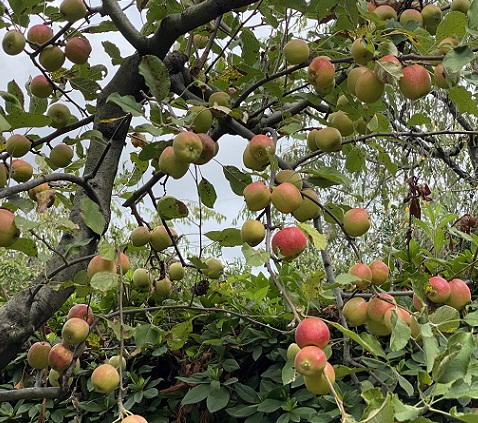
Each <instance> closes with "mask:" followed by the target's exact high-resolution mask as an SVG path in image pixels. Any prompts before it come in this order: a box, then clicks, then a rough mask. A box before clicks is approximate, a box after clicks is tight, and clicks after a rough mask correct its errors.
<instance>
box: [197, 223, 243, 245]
mask: <svg viewBox="0 0 478 423" xmlns="http://www.w3.org/2000/svg"><path fill="white" fill-rule="evenodd" d="M205 235H206V236H207V237H208V238H209V239H210V240H211V241H216V242H218V243H219V245H220V246H221V247H236V246H238V245H242V239H241V231H240V230H239V229H235V228H227V229H223V230H222V231H210V232H207V233H205Z"/></svg>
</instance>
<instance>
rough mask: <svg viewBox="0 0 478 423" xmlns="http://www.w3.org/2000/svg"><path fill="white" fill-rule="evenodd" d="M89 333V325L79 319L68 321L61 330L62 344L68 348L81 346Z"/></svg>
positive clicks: (74, 318) (73, 318)
mask: <svg viewBox="0 0 478 423" xmlns="http://www.w3.org/2000/svg"><path fill="white" fill-rule="evenodd" d="M89 333H90V325H89V324H88V323H87V322H86V320H84V319H81V318H79V317H72V318H71V319H68V320H67V321H66V322H65V323H64V324H63V327H62V329H61V337H62V339H63V344H65V345H68V346H73V345H78V344H81V343H82V342H83V341H84V340H85V339H86V338H87V336H88V334H89Z"/></svg>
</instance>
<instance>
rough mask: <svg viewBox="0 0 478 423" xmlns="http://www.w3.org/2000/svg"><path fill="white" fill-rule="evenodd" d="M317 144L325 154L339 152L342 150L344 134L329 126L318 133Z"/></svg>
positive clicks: (316, 136)
mask: <svg viewBox="0 0 478 423" xmlns="http://www.w3.org/2000/svg"><path fill="white" fill-rule="evenodd" d="M315 143H316V144H317V147H318V148H319V149H320V150H322V151H323V152H324V153H332V152H334V151H339V150H341V149H342V134H341V133H340V131H339V130H338V129H337V128H332V127H331V126H327V127H325V128H322V129H319V130H318V131H317V133H316V135H315Z"/></svg>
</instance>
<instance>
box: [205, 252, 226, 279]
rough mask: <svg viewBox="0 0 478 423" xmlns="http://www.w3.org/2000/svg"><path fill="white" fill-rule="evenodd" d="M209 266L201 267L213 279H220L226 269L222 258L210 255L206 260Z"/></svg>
mask: <svg viewBox="0 0 478 423" xmlns="http://www.w3.org/2000/svg"><path fill="white" fill-rule="evenodd" d="M205 264H206V265H207V268H205V269H201V271H202V272H203V273H204V274H205V275H206V276H207V277H208V278H211V279H219V278H220V276H221V275H222V273H223V271H224V266H223V264H222V263H221V261H220V260H218V259H216V258H213V257H210V258H208V259H207V260H206V261H205Z"/></svg>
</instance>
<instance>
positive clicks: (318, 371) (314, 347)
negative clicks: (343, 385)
mask: <svg viewBox="0 0 478 423" xmlns="http://www.w3.org/2000/svg"><path fill="white" fill-rule="evenodd" d="M329 340H330V331H329V328H328V326H327V324H326V323H325V322H324V321H323V320H322V319H320V318H317V317H307V318H305V319H304V320H302V321H301V322H300V323H299V324H298V325H297V328H296V329H295V343H292V344H290V345H289V348H288V349H287V359H288V360H293V361H294V367H295V370H296V372H297V373H299V374H301V375H302V376H303V378H304V384H305V387H306V388H307V389H308V390H309V391H310V392H312V393H314V394H316V395H325V394H328V393H329V392H330V385H333V384H334V382H335V371H334V368H333V366H332V365H331V364H330V363H329V362H328V361H327V356H326V354H325V352H324V351H323V349H324V348H325V347H326V346H327V345H328V343H329ZM327 379H328V381H327ZM329 382H330V385H329Z"/></svg>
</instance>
